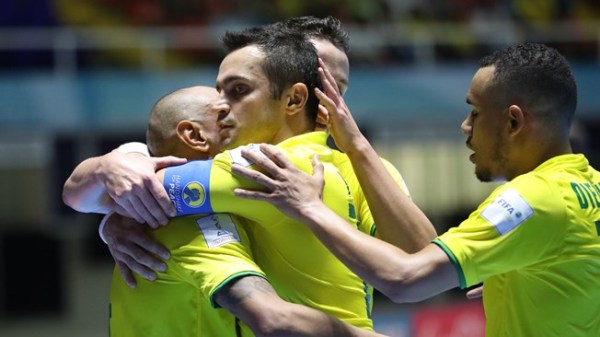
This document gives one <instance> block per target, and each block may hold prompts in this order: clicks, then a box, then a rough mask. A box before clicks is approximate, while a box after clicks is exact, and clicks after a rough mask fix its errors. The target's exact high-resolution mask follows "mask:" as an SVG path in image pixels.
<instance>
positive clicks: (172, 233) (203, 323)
mask: <svg viewBox="0 0 600 337" xmlns="http://www.w3.org/2000/svg"><path fill="white" fill-rule="evenodd" d="M207 221H211V222H210V224H214V223H218V224H219V225H218V228H213V229H212V235H209V233H208V231H209V229H210V228H208V227H207V226H206V225H204V227H203V228H204V230H201V229H200V228H201V227H200V225H199V223H200V224H206V223H207ZM215 227H217V226H215ZM152 233H153V236H154V237H155V238H156V239H157V240H159V241H160V242H161V243H162V244H164V245H165V246H166V247H167V248H168V249H169V250H170V252H171V258H170V259H168V260H167V266H168V269H167V271H166V272H165V273H158V278H157V280H156V281H154V282H150V281H147V280H145V279H143V278H141V277H137V278H136V280H137V283H138V286H137V287H136V288H135V289H131V288H129V287H128V286H127V285H126V284H125V283H124V282H123V280H122V278H121V276H120V275H119V273H118V271H117V270H116V269H115V272H114V273H113V279H112V282H111V294H110V300H111V314H110V335H111V336H112V337H120V336H123V337H125V336H127V337H129V336H156V337H159V336H160V337H163V336H194V337H204V336H206V337H209V336H211V337H212V336H225V337H226V336H236V321H235V317H234V316H233V315H231V314H230V313H229V312H228V311H226V310H224V309H214V308H213V307H212V305H211V303H210V298H209V294H210V293H211V292H213V291H215V290H216V289H218V288H219V287H220V286H222V285H223V283H225V282H226V281H228V280H230V279H231V278H232V277H239V276H243V275H258V276H263V275H264V274H263V273H262V271H261V270H260V268H258V266H256V264H255V263H254V262H253V259H252V256H251V252H250V248H249V247H248V246H247V245H248V237H247V235H246V233H245V231H244V230H243V228H240V227H237V226H236V225H235V223H234V219H233V218H232V217H230V216H228V215H224V214H219V215H214V216H208V217H203V216H185V217H179V218H174V219H172V220H171V221H170V222H169V224H168V225H167V226H164V227H161V228H160V229H158V230H156V231H153V232H152ZM213 235H218V236H219V237H222V238H228V240H221V241H219V240H218V239H210V236H213ZM209 243H210V245H209ZM219 243H221V245H219ZM242 330H243V331H244V336H252V333H251V332H250V331H249V329H248V328H247V327H245V326H242Z"/></svg>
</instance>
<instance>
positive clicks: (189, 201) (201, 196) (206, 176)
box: [164, 160, 214, 215]
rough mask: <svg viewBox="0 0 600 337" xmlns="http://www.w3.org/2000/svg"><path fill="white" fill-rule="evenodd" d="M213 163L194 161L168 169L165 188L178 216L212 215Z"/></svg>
mask: <svg viewBox="0 0 600 337" xmlns="http://www.w3.org/2000/svg"><path fill="white" fill-rule="evenodd" d="M211 167H212V160H211V161H193V162H189V163H187V164H185V165H180V166H173V167H169V168H167V170H166V171H165V177H164V188H165V190H166V191H167V193H168V194H169V198H170V199H171V202H172V203H173V205H174V206H175V209H176V210H177V215H188V214H212V213H214V212H213V210H212V206H211V203H210V193H209V191H210V189H209V188H210V185H209V182H210V171H211Z"/></svg>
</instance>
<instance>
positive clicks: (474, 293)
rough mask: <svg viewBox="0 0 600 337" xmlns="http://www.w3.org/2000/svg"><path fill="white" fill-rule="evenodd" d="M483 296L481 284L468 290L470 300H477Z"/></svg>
mask: <svg viewBox="0 0 600 337" xmlns="http://www.w3.org/2000/svg"><path fill="white" fill-rule="evenodd" d="M482 296H483V286H479V287H477V288H473V289H471V290H469V291H467V298H468V299H470V300H475V299H478V298H481V297H482Z"/></svg>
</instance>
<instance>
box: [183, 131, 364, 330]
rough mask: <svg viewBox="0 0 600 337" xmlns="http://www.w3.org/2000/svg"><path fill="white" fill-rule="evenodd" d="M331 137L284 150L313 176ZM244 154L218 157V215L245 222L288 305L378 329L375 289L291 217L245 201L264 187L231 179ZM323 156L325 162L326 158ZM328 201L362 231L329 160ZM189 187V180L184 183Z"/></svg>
mask: <svg viewBox="0 0 600 337" xmlns="http://www.w3.org/2000/svg"><path fill="white" fill-rule="evenodd" d="M326 137H327V135H326V134H325V133H323V132H313V133H308V134H303V135H300V136H296V137H293V138H290V139H288V140H286V141H284V142H282V143H280V144H278V145H277V146H278V148H279V149H280V150H282V151H283V152H284V153H285V154H286V155H287V157H288V158H289V159H290V160H291V161H292V162H293V163H294V164H295V165H296V166H297V167H299V168H300V169H301V170H304V171H306V172H312V157H313V155H314V154H315V153H317V154H327V153H330V152H331V151H332V150H331V149H330V148H328V147H327V146H326ZM239 151H240V149H235V150H231V151H226V152H224V153H222V154H219V155H217V156H216V157H215V158H214V162H213V165H212V168H211V173H210V200H211V203H212V209H213V210H214V211H215V212H218V213H221V212H223V213H232V214H235V215H237V216H239V217H240V218H244V224H245V225H246V230H247V232H248V235H249V236H250V240H251V242H252V251H253V254H254V258H255V261H256V263H257V264H258V265H259V266H260V267H261V269H262V270H263V271H264V272H265V273H266V275H267V277H268V279H269V281H270V282H271V284H272V285H273V287H274V288H275V289H276V290H277V293H278V294H279V295H280V296H281V297H282V298H283V299H285V300H287V301H290V302H294V303H299V304H303V305H307V306H309V307H312V308H315V309H318V310H321V311H323V312H325V313H327V314H330V315H332V316H334V317H337V318H339V319H341V320H343V321H345V322H347V323H350V324H353V325H355V326H358V327H361V328H367V329H372V321H371V319H370V310H371V300H370V291H369V287H368V286H367V285H366V284H365V283H364V282H363V281H362V280H361V279H360V278H358V276H356V275H355V274H354V273H352V272H351V271H350V270H349V269H348V268H346V266H344V265H343V264H342V263H341V262H340V261H339V260H338V259H337V258H336V257H335V256H334V255H333V254H332V253H331V252H329V250H328V249H327V248H325V247H324V246H323V245H322V244H321V243H320V242H319V241H318V240H317V238H316V237H315V236H314V235H313V234H312V233H311V231H310V230H309V229H308V228H307V227H306V226H305V225H303V224H301V223H298V222H296V221H294V220H292V219H290V218H289V217H287V216H285V215H284V214H283V213H281V212H280V211H279V210H277V209H276V208H275V207H273V206H272V205H271V204H269V203H267V202H260V201H254V200H248V199H240V198H237V197H235V196H234V194H233V189H234V188H238V187H241V188H250V189H256V188H259V187H258V186H257V185H255V184H253V183H251V182H249V181H247V180H244V179H241V178H239V177H236V176H234V175H232V174H231V164H232V162H233V161H238V162H241V164H244V163H243V160H240V159H238V158H240V154H239ZM326 157H327V156H323V157H322V158H326ZM324 165H325V182H326V183H325V190H324V193H323V199H324V201H325V203H326V204H327V205H328V206H329V207H330V208H332V209H333V210H334V211H335V212H336V213H337V214H339V215H340V216H341V217H343V218H345V219H347V220H348V221H349V222H350V223H351V225H354V226H356V225H357V220H356V219H355V218H354V217H353V216H352V215H353V214H352V211H351V210H352V209H353V208H354V206H353V200H352V195H351V194H350V193H349V189H348V187H347V186H346V182H345V181H344V179H343V178H342V176H341V175H340V173H339V171H338V170H337V169H336V168H335V167H334V166H333V165H332V163H331V162H326V161H324ZM181 185H182V186H185V185H186V182H185V181H182V182H181Z"/></svg>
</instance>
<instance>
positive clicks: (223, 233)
mask: <svg viewBox="0 0 600 337" xmlns="http://www.w3.org/2000/svg"><path fill="white" fill-rule="evenodd" d="M196 223H197V224H198V228H199V229H200V232H202V235H203V236H204V240H205V241H206V245H207V246H208V248H216V247H220V246H222V245H224V244H227V243H235V242H240V241H241V240H240V234H239V233H238V231H237V228H236V226H235V223H233V220H232V219H231V217H230V216H229V215H227V214H213V215H209V216H206V217H203V218H200V219H198V220H197V221H196Z"/></svg>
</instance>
